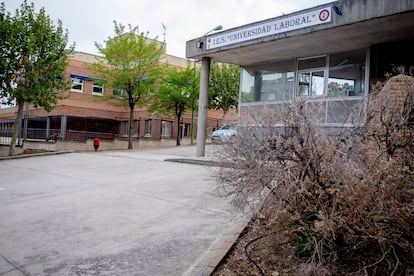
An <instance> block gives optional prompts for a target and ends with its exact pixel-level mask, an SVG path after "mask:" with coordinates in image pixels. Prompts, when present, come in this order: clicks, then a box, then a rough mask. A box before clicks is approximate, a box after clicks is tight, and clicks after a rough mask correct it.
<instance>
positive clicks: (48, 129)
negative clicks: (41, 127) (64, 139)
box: [45, 116, 50, 140]
mask: <svg viewBox="0 0 414 276" xmlns="http://www.w3.org/2000/svg"><path fill="white" fill-rule="evenodd" d="M45 136H46V137H45V139H46V140H48V139H49V137H50V116H47V118H46V134H45Z"/></svg>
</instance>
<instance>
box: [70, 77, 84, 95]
mask: <svg viewBox="0 0 414 276" xmlns="http://www.w3.org/2000/svg"><path fill="white" fill-rule="evenodd" d="M71 81H72V87H71V90H72V91H74V92H83V80H81V79H78V78H71Z"/></svg>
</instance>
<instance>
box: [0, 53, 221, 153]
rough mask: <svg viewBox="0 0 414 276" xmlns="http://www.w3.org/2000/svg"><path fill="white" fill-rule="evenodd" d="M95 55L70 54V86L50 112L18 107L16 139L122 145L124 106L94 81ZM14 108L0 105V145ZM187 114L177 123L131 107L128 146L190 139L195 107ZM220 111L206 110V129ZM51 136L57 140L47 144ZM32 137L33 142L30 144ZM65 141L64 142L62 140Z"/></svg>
mask: <svg viewBox="0 0 414 276" xmlns="http://www.w3.org/2000/svg"><path fill="white" fill-rule="evenodd" d="M97 58H98V57H97V56H96V55H92V54H88V53H82V52H75V53H74V54H73V55H71V56H70V58H69V60H68V65H67V67H66V72H65V78H66V79H68V80H71V88H70V89H68V90H67V91H60V92H59V93H60V95H61V96H62V97H63V98H62V99H61V100H59V102H58V104H57V106H56V107H55V108H54V109H53V110H52V111H50V112H47V111H45V110H44V109H43V108H35V107H33V106H32V105H28V106H25V107H24V115H23V117H24V119H23V124H22V125H23V126H22V130H21V134H20V138H19V141H20V142H19V144H23V142H24V143H25V144H28V143H30V144H31V145H30V147H34V148H36V147H38V146H39V142H42V141H44V142H46V140H49V142H48V143H46V146H44V147H46V148H47V149H50V150H58V149H74V150H92V149H93V147H92V145H91V143H92V139H93V138H95V137H98V138H99V139H100V140H101V147H100V148H101V149H126V148H127V137H128V121H129V109H128V108H127V107H125V106H124V105H122V104H121V100H120V99H116V97H115V98H114V99H108V98H107V97H103V96H107V95H114V96H118V95H120V93H121V91H119V90H117V89H116V88H108V87H105V86H104V85H100V84H99V83H98V82H96V80H97V78H96V74H95V73H94V72H93V70H92V69H91V68H90V65H91V64H92V63H94V62H96V59H97ZM161 62H163V63H168V64H169V65H171V66H176V67H178V68H186V67H187V59H184V58H179V57H175V56H171V55H167V54H164V56H163V58H162V59H161ZM16 112H17V107H16V106H11V107H10V106H6V105H2V106H1V107H0V144H8V143H9V141H10V137H11V134H12V129H13V125H14V119H15V117H16ZM194 118H195V119H194V120H193V119H192V113H191V110H187V111H186V113H185V114H184V116H183V117H182V120H181V122H180V124H179V125H178V123H177V121H176V118H174V117H171V116H170V115H165V114H160V113H158V112H154V113H150V112H148V111H147V108H146V107H145V106H144V107H141V108H140V107H136V108H135V112H134V122H133V138H134V144H135V146H134V148H140V147H158V146H171V145H175V143H176V137H177V135H180V137H182V143H183V144H189V143H190V142H191V135H192V129H191V127H192V122H193V121H194V135H195V136H197V111H196V112H195V115H194ZM222 120H223V114H222V112H219V111H215V110H210V111H209V117H208V126H207V131H208V132H209V133H211V132H212V130H213V129H214V128H217V127H219V126H221V125H222V123H223V122H222ZM54 139H56V140H58V141H59V142H58V143H54V144H52V143H51V142H53V140H54ZM34 142H38V143H37V145H34V144H33V143H34ZM63 142H65V143H63Z"/></svg>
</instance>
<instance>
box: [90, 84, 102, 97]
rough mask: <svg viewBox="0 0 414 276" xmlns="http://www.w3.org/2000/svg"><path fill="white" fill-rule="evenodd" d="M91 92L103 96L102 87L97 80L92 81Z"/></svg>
mask: <svg viewBox="0 0 414 276" xmlns="http://www.w3.org/2000/svg"><path fill="white" fill-rule="evenodd" d="M92 94H94V95H99V96H103V94H104V87H103V85H100V84H99V83H97V82H92Z"/></svg>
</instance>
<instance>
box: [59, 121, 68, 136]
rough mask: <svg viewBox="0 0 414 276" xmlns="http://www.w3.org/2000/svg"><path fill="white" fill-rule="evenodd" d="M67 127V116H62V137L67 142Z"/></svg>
mask: <svg viewBox="0 0 414 276" xmlns="http://www.w3.org/2000/svg"><path fill="white" fill-rule="evenodd" d="M66 126H67V116H66V115H62V117H61V119H60V137H61V138H62V140H66V139H65V138H66Z"/></svg>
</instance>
